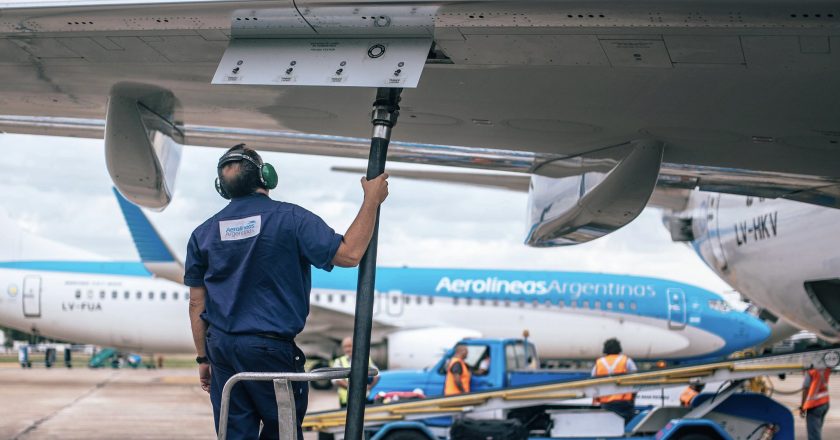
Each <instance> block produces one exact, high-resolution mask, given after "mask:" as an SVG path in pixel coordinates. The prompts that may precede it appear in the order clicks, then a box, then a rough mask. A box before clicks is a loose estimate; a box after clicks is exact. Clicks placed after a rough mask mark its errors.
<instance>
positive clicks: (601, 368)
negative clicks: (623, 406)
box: [593, 354, 633, 403]
mask: <svg viewBox="0 0 840 440" xmlns="http://www.w3.org/2000/svg"><path fill="white" fill-rule="evenodd" d="M627 359H628V358H627V356H625V355H623V354H610V355H607V356H604V357H602V358H599V359H598V360H597V361H595V377H598V376H612V375H615V374H624V373H626V372H627ZM593 400H594V402H595V403H609V402H620V401H632V400H633V393H624V394H610V395H609V396H600V397H596V398H595V399H593Z"/></svg>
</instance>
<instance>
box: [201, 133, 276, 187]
mask: <svg viewBox="0 0 840 440" xmlns="http://www.w3.org/2000/svg"><path fill="white" fill-rule="evenodd" d="M244 148H245V144H238V145H235V146H234V147H233V149H231V151H230V152H228V153H226V154H225V155H223V156H222V157H221V158H219V163H218V164H217V165H216V171H217V173H218V175H219V177H218V178H216V185H215V186H216V191H218V192H219V195H221V196H222V197H224V198H225V199H229V198H230V196H229V195H228V194H227V191H226V190H225V189H224V187H223V186H222V183H221V178H222V168H223V167H224V166H225V165H227V164H228V163H231V162H239V161H241V160H247V161H248V162H250V163H252V164H254V166H256V167H257V176H258V177H259V180H260V185H262V187H263V188H266V189H274V188H276V187H277V181H278V180H279V179H278V177H277V171H275V170H274V167H273V166H271V164H268V163H263V162H262V159H260V160H257V159H254V158H253V157H251V156H250V155H248V154H245V152H244Z"/></svg>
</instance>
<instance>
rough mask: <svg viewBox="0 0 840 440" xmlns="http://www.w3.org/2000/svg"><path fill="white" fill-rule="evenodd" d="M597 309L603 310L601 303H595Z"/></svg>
mask: <svg viewBox="0 0 840 440" xmlns="http://www.w3.org/2000/svg"><path fill="white" fill-rule="evenodd" d="M595 308H596V309H598V310H601V301H595Z"/></svg>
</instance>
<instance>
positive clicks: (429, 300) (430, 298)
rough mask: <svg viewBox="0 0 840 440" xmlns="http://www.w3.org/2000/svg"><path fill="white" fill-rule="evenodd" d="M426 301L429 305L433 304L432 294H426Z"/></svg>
mask: <svg viewBox="0 0 840 440" xmlns="http://www.w3.org/2000/svg"><path fill="white" fill-rule="evenodd" d="M426 302H428V303H429V305H432V304H434V303H435V297H433V296H427V297H426Z"/></svg>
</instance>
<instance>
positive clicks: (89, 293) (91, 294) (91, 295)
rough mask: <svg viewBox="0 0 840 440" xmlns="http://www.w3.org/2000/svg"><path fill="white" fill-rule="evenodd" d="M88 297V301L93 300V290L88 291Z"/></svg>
mask: <svg viewBox="0 0 840 440" xmlns="http://www.w3.org/2000/svg"><path fill="white" fill-rule="evenodd" d="M87 297H88V299H93V290H88V291H87Z"/></svg>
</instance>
